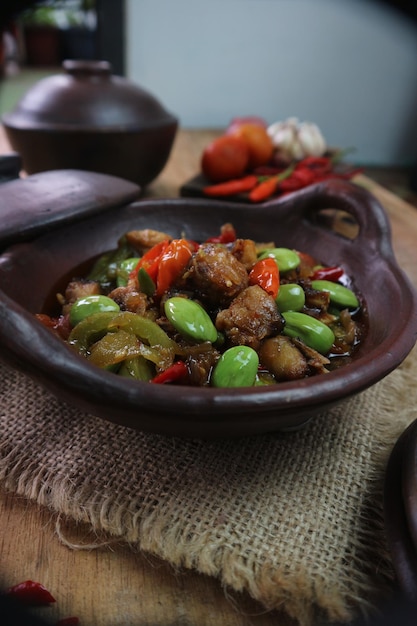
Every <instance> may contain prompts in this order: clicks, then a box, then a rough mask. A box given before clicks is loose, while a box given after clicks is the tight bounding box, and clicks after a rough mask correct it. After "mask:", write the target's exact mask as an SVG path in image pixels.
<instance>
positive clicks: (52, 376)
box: [0, 181, 417, 438]
mask: <svg viewBox="0 0 417 626" xmlns="http://www.w3.org/2000/svg"><path fill="white" fill-rule="evenodd" d="M225 222H232V223H233V224H234V225H235V226H236V228H237V231H238V236H240V237H243V238H246V237H247V238H252V239H255V240H257V241H270V240H275V243H276V245H278V246H286V247H294V248H297V249H299V250H303V251H305V252H309V253H310V254H312V255H314V256H316V257H318V258H320V259H321V260H322V262H323V263H325V264H327V265H338V264H341V265H343V267H344V268H345V270H346V272H347V273H348V274H349V275H350V276H351V277H353V279H354V288H355V289H356V290H357V291H358V292H360V293H361V294H362V295H363V297H364V299H365V301H366V306H367V309H368V313H369V331H368V333H367V337H366V340H365V341H364V342H363V344H362V346H361V348H360V350H359V351H358V353H357V355H356V357H355V359H354V360H353V361H352V362H351V363H350V364H348V365H346V366H344V367H342V368H339V369H338V370H336V371H333V372H332V373H329V374H327V375H321V376H316V377H314V378H308V379H303V380H300V381H293V382H286V383H280V384H277V385H275V386H272V387H268V388H260V387H250V388H240V389H214V388H197V387H180V386H175V385H172V386H169V385H164V386H161V385H151V384H149V383H139V382H134V381H129V380H125V379H123V380H122V379H121V377H118V376H117V375H114V374H112V373H110V372H107V371H102V370H100V369H98V368H96V367H94V366H92V365H91V364H89V363H88V362H87V361H86V360H85V359H83V358H82V357H79V356H78V355H76V354H74V352H73V351H72V350H71V349H70V348H69V347H68V346H67V345H65V344H64V343H63V342H61V341H60V340H59V339H57V338H56V337H55V336H53V335H52V334H51V333H50V332H49V331H48V330H47V329H46V328H44V327H43V326H42V325H41V324H40V323H39V322H38V321H37V320H36V319H35V317H34V315H33V314H34V313H36V312H41V311H43V310H45V307H48V306H49V305H50V302H51V294H55V293H56V291H57V290H58V289H60V288H62V286H63V284H64V283H65V280H68V279H69V278H70V277H71V276H73V275H74V268H79V267H80V266H83V267H85V266H86V263H87V262H88V261H91V259H92V258H93V257H96V256H97V255H99V254H101V253H103V252H105V251H108V250H110V249H114V248H115V247H116V242H117V240H118V238H119V237H120V236H121V235H123V234H124V233H125V232H126V231H128V230H130V229H133V228H155V229H161V230H163V231H165V232H168V233H170V234H172V235H173V236H180V235H181V234H182V233H185V235H186V236H187V237H190V238H191V239H195V240H200V241H202V240H206V239H207V238H208V237H210V236H213V234H217V233H218V232H219V228H220V226H221V225H222V224H224V223H225ZM339 226H342V227H343V228H339ZM345 226H346V234H342V231H343V229H344V227H345ZM34 285H36V289H34V288H33V286H34ZM382 285H383V288H382V287H381V286H382ZM0 290H1V295H0V353H1V354H2V357H3V358H4V359H5V360H7V361H8V362H9V363H11V364H12V365H13V366H15V367H18V368H20V369H22V370H23V371H25V372H26V373H27V374H29V375H30V376H32V377H34V378H35V379H37V380H38V381H40V382H41V383H42V384H43V385H44V386H45V387H47V388H48V389H50V390H52V391H53V392H54V393H55V394H56V395H57V396H58V397H60V398H62V399H63V400H66V401H67V402H70V403H72V404H74V405H76V406H78V407H80V408H81V409H84V410H87V411H89V412H91V413H93V414H94V415H96V416H100V417H102V418H104V419H106V420H110V421H112V422H116V423H119V424H124V425H127V426H130V427H132V428H135V429H138V430H142V431H148V432H154V433H160V434H165V435H176V436H186V437H204V438H212V437H237V436H248V435H255V434H258V433H267V432H272V431H282V430H286V429H293V428H299V427H301V426H302V425H303V424H305V423H306V422H308V421H309V420H310V419H312V418H313V417H314V416H315V415H317V414H318V413H320V412H323V411H325V410H326V409H328V408H329V407H331V406H333V405H335V404H337V403H340V402H342V401H343V400H345V399H346V398H349V397H351V396H353V395H354V394H358V393H359V392H361V391H362V390H364V389H366V388H367V387H369V386H370V385H373V384H374V383H376V382H377V381H379V380H381V379H382V378H383V377H384V376H386V375H387V374H388V373H389V372H391V371H392V370H393V369H394V368H396V367H397V366H398V365H399V364H400V363H401V362H402V361H403V359H404V358H405V357H406V355H407V354H408V353H409V351H410V350H411V348H412V347H413V346H414V343H415V340H416V332H417V296H416V291H415V290H414V288H413V287H412V286H411V284H410V282H409V280H408V279H407V277H406V276H405V274H404V272H403V271H402V270H401V268H400V267H399V266H398V265H397V263H396V260H395V258H394V255H393V251H392V248H391V239H390V227H389V222H388V219H387V216H386V214H385V212H384V210H383V208H382V207H381V205H380V204H379V203H378V201H377V200H376V199H375V198H374V197H373V196H372V195H371V194H370V193H369V192H367V191H365V190H364V189H361V188H360V187H358V186H356V185H354V184H352V183H350V182H345V181H327V182H324V183H320V184H318V185H315V186H311V187H309V188H306V189H304V190H302V191H299V192H296V193H294V194H291V195H288V196H287V197H285V198H284V199H281V200H277V201H273V202H269V203H265V204H264V205H262V206H256V207H254V206H250V205H247V204H234V203H230V202H222V201H212V200H205V199H192V198H186V199H164V200H158V199H157V200H142V201H138V202H133V203H131V204H129V205H127V206H124V207H121V208H117V209H116V210H112V209H110V210H108V211H106V212H105V213H103V214H101V215H98V216H94V217H91V218H87V219H84V220H82V222H75V223H73V224H72V225H69V226H66V227H65V228H58V229H57V230H55V232H53V233H47V234H44V235H42V236H40V237H38V238H36V239H34V240H33V241H31V242H29V243H20V244H17V245H13V246H11V247H10V248H9V249H8V250H7V251H6V252H4V253H3V255H2V256H1V257H0ZM387 294H388V295H387Z"/></svg>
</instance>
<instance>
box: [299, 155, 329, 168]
mask: <svg viewBox="0 0 417 626" xmlns="http://www.w3.org/2000/svg"><path fill="white" fill-rule="evenodd" d="M297 167H301V168H304V167H308V168H310V169H312V170H314V171H317V172H318V171H320V172H330V171H331V170H332V168H333V162H332V160H331V159H330V158H329V157H325V156H322V157H315V156H308V157H305V158H304V159H302V160H301V161H299V163H298V165H297Z"/></svg>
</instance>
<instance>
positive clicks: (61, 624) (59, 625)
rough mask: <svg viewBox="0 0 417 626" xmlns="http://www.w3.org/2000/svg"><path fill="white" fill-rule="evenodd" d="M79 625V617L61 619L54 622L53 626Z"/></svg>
mask: <svg viewBox="0 0 417 626" xmlns="http://www.w3.org/2000/svg"><path fill="white" fill-rule="evenodd" d="M79 623H80V618H79V617H63V618H62V619H60V620H58V621H57V622H55V626H78V624H79Z"/></svg>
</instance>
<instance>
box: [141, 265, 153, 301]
mask: <svg viewBox="0 0 417 626" xmlns="http://www.w3.org/2000/svg"><path fill="white" fill-rule="evenodd" d="M138 283H139V288H140V290H141V291H142V292H143V293H145V294H146V295H147V296H153V294H154V293H155V290H156V285H155V283H154V281H153V280H152V278H151V277H150V276H149V274H148V272H147V271H146V270H145V268H144V267H141V268H140V269H139V271H138Z"/></svg>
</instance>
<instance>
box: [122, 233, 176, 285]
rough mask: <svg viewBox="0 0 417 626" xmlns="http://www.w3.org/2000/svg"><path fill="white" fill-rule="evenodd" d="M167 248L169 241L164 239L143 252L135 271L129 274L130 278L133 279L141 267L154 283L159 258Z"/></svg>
mask: <svg viewBox="0 0 417 626" xmlns="http://www.w3.org/2000/svg"><path fill="white" fill-rule="evenodd" d="M168 246H169V240H168V239H164V240H163V241H160V242H159V243H157V244H155V245H154V246H152V248H151V249H150V250H148V251H147V252H145V254H144V255H143V257H142V258H141V259H140V261H139V262H138V264H137V266H136V267H135V269H134V270H133V271H132V272H131V274H130V276H132V277H135V276H136V274H137V272H138V270H139V269H140V268H141V267H143V268H144V269H145V270H146V271H147V272H148V274H149V276H150V277H151V278H152V280H153V281H154V282H156V276H157V274H158V266H159V261H160V259H161V256H162V255H163V253H164V251H165V250H166V248H167V247H168Z"/></svg>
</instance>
